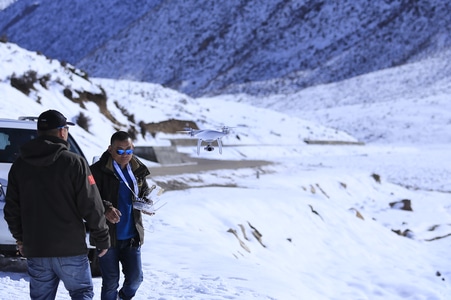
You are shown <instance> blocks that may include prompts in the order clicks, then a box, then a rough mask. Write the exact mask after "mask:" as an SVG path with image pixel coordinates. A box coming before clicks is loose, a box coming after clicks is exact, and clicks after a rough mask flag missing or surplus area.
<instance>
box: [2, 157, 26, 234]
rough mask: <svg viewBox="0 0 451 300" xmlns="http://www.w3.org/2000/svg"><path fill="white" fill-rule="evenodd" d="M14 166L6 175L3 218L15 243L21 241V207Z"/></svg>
mask: <svg viewBox="0 0 451 300" xmlns="http://www.w3.org/2000/svg"><path fill="white" fill-rule="evenodd" d="M15 173H16V172H15V164H13V165H12V167H11V170H10V172H9V174H8V189H7V190H6V199H5V202H6V203H5V207H4V208H3V212H4V218H5V221H6V223H8V228H9V231H10V232H11V234H12V236H13V237H14V238H15V239H16V241H21V242H22V241H23V237H22V221H21V220H22V218H21V206H20V201H19V187H18V186H17V183H18V181H17V180H16V177H17V176H15Z"/></svg>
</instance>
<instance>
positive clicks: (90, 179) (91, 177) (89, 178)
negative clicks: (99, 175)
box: [88, 175, 96, 185]
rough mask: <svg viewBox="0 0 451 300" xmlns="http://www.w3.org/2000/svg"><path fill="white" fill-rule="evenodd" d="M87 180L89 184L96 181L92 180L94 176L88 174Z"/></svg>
mask: <svg viewBox="0 0 451 300" xmlns="http://www.w3.org/2000/svg"><path fill="white" fill-rule="evenodd" d="M88 181H89V184H90V185H93V184H96V181H95V180H94V176H92V175H88Z"/></svg>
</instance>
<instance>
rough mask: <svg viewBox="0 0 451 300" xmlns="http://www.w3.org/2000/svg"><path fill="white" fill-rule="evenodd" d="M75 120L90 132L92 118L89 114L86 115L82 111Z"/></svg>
mask: <svg viewBox="0 0 451 300" xmlns="http://www.w3.org/2000/svg"><path fill="white" fill-rule="evenodd" d="M75 122H76V123H77V125H78V126H80V127H81V128H83V129H84V130H86V131H87V132H89V127H90V126H91V119H90V118H89V117H88V116H86V115H85V114H84V113H82V112H81V113H80V114H79V115H78V116H77V119H76V121H75Z"/></svg>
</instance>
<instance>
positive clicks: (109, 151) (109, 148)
mask: <svg viewBox="0 0 451 300" xmlns="http://www.w3.org/2000/svg"><path fill="white" fill-rule="evenodd" d="M111 149H112V148H111V145H109V146H108V153H110V154H111Z"/></svg>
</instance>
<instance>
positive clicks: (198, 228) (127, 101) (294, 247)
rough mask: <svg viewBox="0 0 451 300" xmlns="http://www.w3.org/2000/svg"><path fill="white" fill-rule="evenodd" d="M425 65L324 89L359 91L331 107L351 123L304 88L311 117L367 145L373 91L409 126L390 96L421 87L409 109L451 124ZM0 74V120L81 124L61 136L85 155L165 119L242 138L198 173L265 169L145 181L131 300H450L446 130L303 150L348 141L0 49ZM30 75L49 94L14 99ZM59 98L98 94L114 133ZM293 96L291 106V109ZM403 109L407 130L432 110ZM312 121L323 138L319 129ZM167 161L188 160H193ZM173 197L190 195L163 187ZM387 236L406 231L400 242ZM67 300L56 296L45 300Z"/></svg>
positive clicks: (18, 295) (388, 125)
mask: <svg viewBox="0 0 451 300" xmlns="http://www.w3.org/2000/svg"><path fill="white" fill-rule="evenodd" d="M424 63H425V64H423V65H421V66H420V65H418V66H417V67H418V69H421V70H423V73H424V76H410V75H411V74H412V73H415V72H413V70H414V69H409V70H408V71H406V70H405V69H403V68H395V69H393V70H387V71H384V72H378V73H374V74H369V75H367V76H362V77H360V78H359V80H358V81H348V82H343V83H339V84H345V85H346V87H347V88H350V89H351V90H352V89H354V90H355V91H359V90H360V88H359V87H365V89H364V91H365V93H363V92H362V93H357V92H355V93H350V94H346V93H345V94H346V97H343V98H344V99H346V102H344V103H343V106H342V107H354V108H355V110H345V109H344V110H339V109H337V108H336V107H328V105H327V103H328V102H327V101H331V100H332V99H333V97H332V96H331V95H333V94H335V93H336V92H337V88H336V86H335V85H323V86H321V89H320V88H319V87H318V89H316V90H314V92H315V96H316V97H318V98H319V99H324V103H325V105H324V106H321V105H319V103H317V106H316V107H312V108H311V109H310V113H311V114H313V113H314V112H315V111H322V112H323V113H324V115H326V113H327V111H329V112H330V113H331V114H332V113H333V114H334V116H335V118H339V119H340V120H342V121H343V122H344V123H345V124H346V123H349V124H351V123H352V122H354V121H353V120H354V118H355V117H356V115H362V114H363V113H365V114H366V118H361V121H360V123H359V124H358V125H359V126H360V127H362V128H368V132H370V131H369V130H370V129H371V128H374V126H372V124H373V123H372V122H373V121H374V119H375V118H377V117H378V116H379V115H378V114H379V112H378V110H376V109H367V108H371V107H373V108H374V107H378V105H387V102H386V101H383V99H380V100H378V99H379V98H378V95H379V94H380V93H381V91H386V90H392V91H393V93H392V94H393V98H391V101H390V102H388V103H390V106H389V107H390V108H391V109H392V110H393V111H397V112H406V111H407V112H409V109H410V106H409V105H410V104H411V103H410V102H407V101H405V98H404V96H403V93H402V91H403V90H406V88H405V83H406V82H411V81H413V80H414V81H415V82H412V84H411V86H412V87H415V86H418V87H421V86H425V88H424V89H419V90H418V92H417V93H413V94H412V95H415V94H418V96H419V97H420V95H421V97H424V98H425V99H429V100H431V99H435V103H437V104H438V107H439V108H440V110H441V111H442V112H443V115H445V116H446V115H447V112H449V111H451V107H450V105H451V104H449V103H451V102H449V101H445V100H446V99H448V98H447V97H448V95H449V94H448V93H444V92H443V91H446V89H447V85H446V82H445V83H437V85H436V87H435V88H434V89H431V88H430V87H431V86H434V85H433V84H432V83H430V84H428V83H427V81H425V80H424V78H432V77H433V76H434V74H436V71H437V68H436V67H433V65H432V64H430V62H428V61H424ZM0 64H1V65H2V66H7V68H1V69H0V89H1V91H0V107H1V108H0V112H1V115H2V116H7V117H14V118H15V117H17V116H18V115H24V114H26V115H36V114H38V113H40V112H41V111H43V110H45V109H48V108H57V109H60V110H61V111H62V112H63V113H64V114H65V115H66V116H68V117H70V118H71V119H72V118H74V117H76V116H77V115H78V114H79V113H80V112H84V113H86V114H87V115H88V116H89V117H90V118H91V126H90V130H89V132H86V131H84V130H83V129H81V128H79V127H77V126H75V127H74V128H71V132H72V133H73V134H74V135H76V136H77V140H79V141H82V142H83V145H82V147H83V150H84V151H85V152H86V153H87V155H89V156H90V155H98V154H99V153H100V152H101V151H103V149H105V148H106V146H107V144H108V139H109V137H110V134H111V133H112V132H114V130H116V129H119V128H120V129H127V128H131V127H133V126H136V124H135V123H136V122H138V121H139V120H151V121H160V120H165V119H167V118H171V117H174V118H181V119H182V118H189V119H192V120H194V121H196V122H198V123H199V124H202V126H205V127H206V128H207V127H210V126H217V125H224V124H226V125H231V124H230V123H237V125H244V126H243V127H238V128H237V130H238V131H239V135H240V136H241V137H242V139H243V140H244V141H245V142H246V143H244V142H243V143H242V144H238V145H237V143H238V142H237V140H236V138H235V137H234V136H232V135H231V136H229V137H228V138H229V140H227V141H225V142H227V143H228V145H231V147H227V148H226V149H224V153H223V155H219V154H218V153H217V152H212V153H206V152H202V156H201V157H203V158H210V159H265V160H269V161H272V162H274V164H272V165H269V166H266V167H260V168H250V169H243V170H217V171H212V172H204V173H198V174H179V175H175V176H161V177H157V176H150V177H149V179H148V180H149V183H154V182H156V183H160V184H163V183H164V184H165V185H167V186H168V187H169V188H168V189H167V191H165V193H163V195H162V196H161V197H160V202H159V203H162V204H163V203H166V204H165V206H164V207H163V208H161V210H159V211H158V212H157V214H156V215H155V216H154V217H147V216H145V217H144V226H145V230H146V243H145V244H144V245H143V247H142V253H143V271H144V282H143V284H142V286H141V287H140V289H139V291H138V294H137V296H136V299H137V300H142V299H168V300H169V299H170V300H172V299H188V298H189V299H202V300H212V299H218V300H219V299H258V300H260V299H266V300H268V299H272V300H274V299H280V300H297V299H315V300H330V299H334V300H349V299H371V300H379V299H381V300H382V299H384V300H385V299H390V300H398V299H399V300H401V299H402V300H404V299H428V300H429V299H434V300H447V299H449V298H450V297H451V285H450V281H451V264H450V263H449V260H447V259H444V258H446V257H447V256H448V255H449V248H450V247H451V240H450V237H449V235H450V234H451V227H450V226H449V224H451V209H450V208H451V200H450V198H449V192H450V191H451V186H450V183H449V178H450V176H451V174H450V170H449V168H448V166H447V164H446V163H444V162H447V161H450V160H451V149H450V148H451V147H450V145H449V143H447V142H446V141H445V140H444V139H443V132H446V131H449V130H447V129H448V128H449V126H451V122H447V123H442V127H440V128H441V129H442V130H443V131H436V130H434V129H433V128H426V129H424V131H423V130H420V131H419V132H417V135H418V136H423V137H424V139H423V140H421V141H419V140H417V139H415V138H411V139H406V136H407V134H406V132H407V133H409V132H411V130H413V129H410V128H409V127H403V126H398V124H397V122H395V121H396V120H395V119H392V118H387V119H386V122H385V123H383V124H385V127H384V128H382V127H381V130H382V129H383V131H384V132H385V133H387V135H386V136H391V137H393V138H392V139H390V140H389V139H387V140H386V141H384V140H380V141H381V142H382V141H384V142H383V143H379V142H378V143H375V142H370V143H367V144H366V145H364V146H336V145H335V146H313V145H306V144H304V143H303V138H304V137H305V136H308V134H311V135H312V136H314V137H316V138H348V139H350V140H353V137H352V135H348V134H345V133H343V132H342V131H336V132H335V130H331V129H330V127H328V126H324V125H323V124H318V123H316V122H312V121H305V120H304V119H302V118H299V117H297V113H294V112H293V114H292V115H290V114H291V113H290V111H288V110H287V111H285V112H284V113H282V112H277V111H274V110H271V109H268V108H266V106H270V104H271V102H270V100H269V99H264V98H261V99H260V100H261V101H268V105H265V107H257V106H256V105H257V104H258V103H256V102H253V101H255V99H253V98H249V99H245V98H244V96H241V98H240V101H241V102H238V101H233V102H230V101H229V100H230V96H228V95H224V97H220V98H219V97H218V98H214V99H211V98H191V97H189V96H186V95H184V94H181V93H179V92H176V91H173V90H170V89H168V88H164V87H162V86H160V85H156V84H150V83H139V82H131V81H125V80H123V81H114V80H111V79H100V78H91V79H90V80H86V79H83V73H82V72H80V71H79V70H77V69H74V68H73V67H71V66H70V65H65V66H63V65H61V64H60V63H57V62H56V61H52V60H49V59H46V58H45V57H43V56H40V55H36V54H35V53H32V52H29V51H26V50H24V49H21V48H19V47H17V46H16V45H14V44H4V43H0ZM437 65H440V64H437ZM30 69H31V70H34V71H36V73H37V76H38V77H41V76H43V75H47V74H50V78H51V80H49V81H47V84H45V85H41V84H39V83H36V84H35V85H34V89H31V90H30V94H29V95H28V96H27V95H25V94H23V93H22V92H19V91H18V90H17V89H15V88H13V87H12V86H11V84H10V83H11V77H12V74H13V73H15V74H16V76H20V74H23V73H22V72H26V71H27V70H30ZM77 74H78V75H77ZM419 74H420V73H419ZM394 78H399V79H400V80H399V82H397V81H396V80H393V79H394ZM401 78H404V80H401ZM376 79H377V80H376ZM376 83H377V84H376ZM426 87H427V88H426ZM68 88H69V89H70V90H71V91H73V92H74V95H76V94H81V93H82V91H90V92H92V93H98V91H99V90H103V91H104V92H105V94H106V95H107V96H108V101H107V107H108V109H109V111H110V112H111V114H112V115H113V116H114V118H115V120H117V121H118V123H117V124H113V123H112V122H111V121H109V120H108V119H107V118H106V117H105V115H103V114H101V113H100V112H99V107H98V106H97V104H95V103H93V102H89V101H85V102H84V103H83V104H84V106H85V108H84V107H82V106H81V105H80V104H79V103H75V102H73V101H71V100H69V99H68V98H67V97H65V96H64V92H63V91H64V89H68ZM77 91H78V92H77ZM395 91H400V93H399V94H396V93H395ZM428 91H430V92H431V94H428V93H427V92H428ZM387 95H390V93H389V92H387ZM295 96H299V95H295ZM295 96H293V98H291V100H293V99H297V98H296V97H295ZM280 97H281V99H285V98H287V97H291V95H290V94H286V95H283V96H280ZM328 99H329V100H328ZM419 99H420V98H419ZM287 103H290V102H287ZM415 104H416V105H417V107H416V111H417V112H418V113H417V114H411V113H409V114H405V115H404V118H405V119H404V120H405V121H406V122H407V121H408V122H411V123H412V124H419V123H420V122H421V120H424V118H425V117H427V116H428V114H429V113H430V112H431V111H432V110H431V108H433V107H434V102H428V101H416V102H415ZM339 107H340V106H338V108H339ZM121 108H122V109H121ZM124 108H126V110H127V113H128V114H130V113H131V114H133V115H134V118H135V122H132V121H130V120H129V118H128V117H127V116H125V115H124V114H123V112H124V110H123V109H124ZM277 109H279V108H277ZM293 110H294V109H293ZM305 114H306V115H309V114H308V113H307V112H306V113H305ZM437 116H438V114H437ZM324 120H325V121H327V122H329V123H333V122H332V121H333V119H332V118H324ZM437 120H439V121H440V120H444V118H443V117H437ZM340 123H341V122H340ZM118 124H119V125H118ZM326 125H327V124H326ZM381 126H382V124H381ZM414 128H418V127H414ZM436 128H438V127H436ZM355 132H356V133H359V132H360V131H358V130H355ZM426 135H428V136H429V140H428V141H439V142H437V143H426V142H424V141H425V137H426ZM166 137H167V135H161V136H160V135H157V136H156V137H155V139H154V140H153V138H151V137H147V138H146V139H144V138H142V139H141V138H140V140H138V141H137V143H138V142H139V143H156V144H158V143H163V139H164V138H166ZM396 137H399V138H396ZM232 145H235V146H232ZM180 150H181V151H184V152H186V153H190V154H194V153H195V150H194V148H193V147H189V148H183V149H180ZM152 167H158V166H155V165H153V166H152ZM376 175H379V176H380V181H377V180H376V178H378V176H376ZM178 183H183V184H185V185H187V186H190V187H192V188H190V189H185V190H178V189H171V188H170V187H171V186H177V185H178ZM402 200H410V203H411V206H412V211H408V210H402V209H400V207H401V205H400V204H399V203H400V201H402ZM357 212H358V214H357ZM359 216H360V217H359ZM240 225H242V227H243V228H244V229H243V231H242V229H241V226H240ZM251 225H252V227H254V228H255V229H253V228H252V227H251ZM255 230H257V231H258V232H259V233H260V234H261V238H257V237H258V236H259V235H258V234H257V233H256V232H255ZM393 230H396V231H400V232H406V236H400V235H397V234H395V233H394V232H393ZM233 231H236V236H235V235H234V234H233ZM238 238H239V240H241V242H242V243H240V241H239V240H238ZM0 283H1V284H0V298H1V299H6V300H10V299H11V300H12V299H25V298H28V275H27V274H26V273H25V272H24V273H13V272H5V271H1V270H0ZM94 288H95V294H96V298H95V299H98V298H99V294H100V289H101V279H100V278H94ZM68 297H69V296H68V292H67V291H66V290H65V288H64V286H63V285H62V284H61V285H60V286H59V289H58V293H57V297H56V298H57V299H68Z"/></svg>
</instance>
